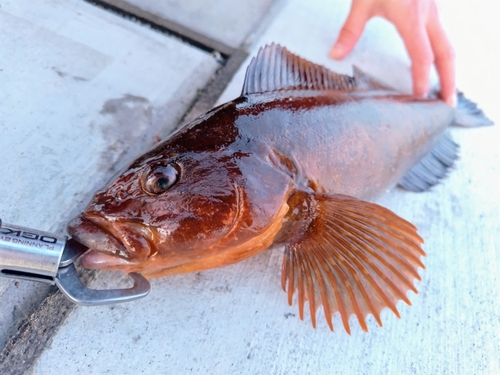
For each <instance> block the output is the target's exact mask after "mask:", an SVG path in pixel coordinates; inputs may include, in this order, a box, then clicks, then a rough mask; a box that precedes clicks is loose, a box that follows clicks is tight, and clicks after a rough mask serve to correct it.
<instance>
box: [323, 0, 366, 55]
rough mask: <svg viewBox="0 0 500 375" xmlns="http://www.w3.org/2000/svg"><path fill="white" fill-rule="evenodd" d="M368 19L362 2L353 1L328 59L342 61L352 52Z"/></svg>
mask: <svg viewBox="0 0 500 375" xmlns="http://www.w3.org/2000/svg"><path fill="white" fill-rule="evenodd" d="M369 19H370V15H369V10H368V8H367V7H366V6H365V5H364V4H363V2H360V1H353V3H352V7H351V11H350V13H349V16H347V20H346V21H345V23H344V26H342V29H341V30H340V34H339V37H338V38H337V41H336V42H335V44H334V46H333V48H332V49H331V50H330V57H331V58H332V59H336V60H338V59H343V58H344V57H346V56H347V55H348V54H349V52H351V51H352V49H353V48H354V46H355V45H356V43H357V42H358V40H359V38H360V37H361V34H362V33H363V30H364V28H365V25H366V22H367V21H368V20H369Z"/></svg>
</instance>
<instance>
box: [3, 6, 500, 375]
mask: <svg viewBox="0 0 500 375" xmlns="http://www.w3.org/2000/svg"><path fill="white" fill-rule="evenodd" d="M110 3H113V4H114V5H116V3H120V1H111V2H110ZM123 3H127V4H136V5H137V4H139V2H136V1H127V2H123ZM188 3H189V5H186V6H185V7H184V8H183V9H182V10H179V19H178V21H177V22H178V24H179V25H181V26H182V27H184V28H188V29H192V30H194V31H195V32H194V33H193V34H192V35H194V36H196V35H197V33H201V34H203V35H205V36H209V39H211V40H212V41H213V42H214V43H215V44H217V43H220V44H223V45H224V46H225V47H227V51H229V52H234V53H236V52H235V51H238V50H241V49H242V48H246V46H247V45H248V46H249V47H248V48H249V52H250V56H252V55H254V54H255V52H256V50H257V49H258V47H260V46H261V45H263V44H266V43H271V42H277V43H281V44H282V45H284V46H286V47H287V48H288V49H289V50H291V51H293V52H296V53H298V54H300V55H301V56H303V57H305V58H307V59H309V60H312V61H315V62H318V63H321V64H324V65H325V66H327V67H329V68H331V69H332V70H334V71H337V72H343V73H350V72H351V66H352V64H356V65H357V66H359V67H361V68H362V69H363V70H366V71H367V72H369V73H371V74H372V75H375V76H377V77H380V79H381V80H383V81H384V82H387V83H389V84H391V85H393V86H395V87H399V88H401V89H402V90H406V91H408V90H409V87H410V80H409V73H408V60H407V58H406V55H405V52H404V47H403V45H402V43H401V41H400V40H399V38H398V36H397V34H396V33H395V31H394V29H393V28H392V26H390V25H388V24H387V23H386V22H384V21H382V20H373V21H371V22H370V24H369V25H368V27H367V28H366V30H365V33H364V35H363V37H362V39H361V40H360V42H359V43H358V45H357V47H356V48H355V50H354V51H353V53H352V54H351V55H350V56H349V57H348V58H347V59H346V60H345V61H342V62H335V61H332V60H329V59H328V57H327V52H328V50H329V48H330V47H331V45H332V43H333V42H334V40H335V37H336V35H337V33H338V31H339V29H340V26H341V24H342V22H343V20H344V19H345V17H346V14H347V12H348V8H349V2H348V1H340V0H337V1H333V0H330V1H326V0H325V1H315V2H309V3H310V4H306V3H305V2H302V1H299V0H289V1H286V2H280V3H278V6H274V7H271V8H268V6H270V5H269V3H266V2H259V4H261V5H259V6H261V8H259V9H261V10H260V12H261V14H262V16H263V15H264V13H266V14H268V13H269V14H270V15H271V16H273V17H272V19H271V22H268V23H266V22H265V23H264V24H259V25H257V24H256V23H255V22H256V21H255V20H256V19H258V18H259V17H257V16H255V15H254V14H249V15H248V17H249V18H248V19H246V18H245V16H246V13H247V11H245V9H247V8H245V7H243V6H242V7H238V8H237V9H241V10H242V11H243V13H242V15H241V17H242V19H245V21H246V22H243V21H242V22H241V25H239V24H238V27H241V28H246V29H245V30H243V31H238V33H236V34H237V35H240V36H239V37H238V38H239V39H238V38H236V39H231V38H234V35H233V34H232V33H230V32H228V35H232V36H231V37H230V38H228V39H226V40H224V35H225V34H224V33H222V34H218V35H215V34H210V31H209V29H208V28H207V29H205V31H204V30H203V27H202V25H201V24H202V22H201V21H200V22H194V24H193V23H190V22H193V21H189V17H187V16H186V14H187V15H192V14H193V13H194V12H195V11H194V10H193V9H194V8H193V7H194V6H195V5H193V4H196V2H194V0H193V2H187V3H182V2H173V1H172V2H168V1H167V2H165V4H169V5H170V6H171V7H170V8H165V9H167V10H166V11H165V10H161V9H158V8H151V7H149V8H147V9H146V8H145V9H146V10H147V12H150V13H154V14H157V15H159V16H162V15H163V16H165V14H167V13H168V15H169V16H171V17H172V19H174V21H175V14H176V8H175V6H177V7H181V8H182V7H183V4H188ZM223 3H224V1H223V0H220V1H215V2H214V5H213V7H212V8H213V9H219V11H218V12H208V13H209V15H210V17H217V16H218V17H220V18H221V24H220V25H221V28H224V27H227V26H223V25H224V23H223V21H225V19H227V18H229V15H225V14H224V9H227V11H228V12H230V15H231V16H233V13H234V12H235V11H236V10H234V9H233V10H230V9H232V8H230V7H224V4H223ZM249 3H250V2H248V3H246V4H249ZM143 4H153V2H144V3H143ZM262 4H267V5H265V6H264V5H262ZM174 5H175V6H174ZM440 5H441V15H442V20H443V22H444V24H445V28H446V30H447V31H448V33H449V35H450V37H451V39H452V42H453V44H454V46H455V48H456V51H457V80H458V86H459V87H460V89H461V90H462V91H464V92H465V93H466V95H467V96H468V97H470V98H471V99H473V100H474V101H476V102H477V103H479V104H480V106H481V108H482V109H483V110H484V111H485V112H486V114H487V115H488V116H489V117H490V118H491V119H492V120H493V121H494V122H496V123H497V124H499V123H500V110H499V107H498V87H500V75H498V74H497V69H498V66H499V65H500V64H499V63H500V56H499V53H498V52H497V51H496V49H495V47H496V46H498V45H500V25H499V24H498V22H497V20H496V10H495V9H491V5H488V4H486V2H485V3H479V4H478V3H476V2H472V1H463V2H455V1H451V0H449V1H442V2H440ZM250 8H251V7H250ZM128 9H129V8H128ZM269 9H272V10H273V11H272V12H271V11H268V10H269ZM129 10H130V9H129ZM162 12H163V13H162ZM181 15H182V16H181ZM142 16H144V14H143V15H142ZM146 16H147V14H146ZM194 19H195V21H198V20H201V19H202V17H201V16H200V17H198V18H194ZM214 22H215V21H213V19H210V21H209V24H210V25H211V26H213V24H214ZM0 25H2V27H1V28H0V45H2V50H1V51H2V52H1V59H0V87H1V88H2V90H1V91H0V103H2V104H1V105H0V129H1V130H2V134H3V136H2V138H1V139H0V145H1V146H0V155H1V157H2V160H4V161H9V162H8V163H6V162H4V163H2V165H1V166H0V173H1V175H2V176H3V179H2V180H1V181H0V196H2V200H1V201H0V217H1V218H2V219H3V220H4V221H6V222H9V223H12V224H19V225H24V226H28V227H33V228H38V229H44V230H50V231H62V230H63V229H64V226H65V223H66V222H67V220H68V219H69V218H70V217H71V216H72V215H73V214H75V213H76V212H78V211H79V210H81V209H83V208H84V206H85V204H86V202H87V201H88V199H89V198H90V196H91V192H92V191H93V190H95V189H96V188H98V187H99V186H100V185H102V183H103V182H104V181H105V180H106V179H107V178H108V177H109V176H110V175H111V174H112V173H113V172H114V170H116V169H117V168H119V167H121V166H122V165H123V164H125V163H126V162H127V160H130V159H131V158H133V157H134V156H135V155H136V154H137V153H140V152H142V151H143V150H144V149H147V148H148V147H150V146H151V145H152V144H154V142H155V141H156V139H157V136H163V135H165V134H167V133H168V132H169V131H171V130H172V129H173V128H174V127H175V126H176V125H177V123H178V122H179V121H182V120H181V118H182V116H183V114H184V113H185V112H186V111H188V110H189V108H194V107H196V105H197V104H196V103H198V102H197V101H196V100H197V99H199V98H200V96H199V95H198V94H199V93H198V90H202V89H206V88H207V87H208V88H210V87H212V88H213V85H211V83H210V79H211V78H213V77H218V75H217V74H216V71H218V72H220V69H221V65H220V64H221V58H220V56H218V55H217V54H210V53H208V52H207V51H206V50H204V49H203V48H201V47H200V46H195V45H194V44H195V43H193V42H192V41H188V40H183V39H178V38H174V37H171V36H166V35H165V34H162V33H159V32H157V31H154V30H151V28H149V27H146V26H145V25H142V24H138V23H137V22H133V21H131V20H129V19H125V18H123V17H122V16H120V15H116V14H113V13H110V11H108V10H104V9H101V8H97V7H95V6H94V5H91V4H88V3H86V2H82V1H77V0H73V1H62V0H51V1H49V0H44V1H38V2H35V1H29V0H21V1H19V0H18V1H10V2H9V1H0ZM191 25H195V26H196V27H195V26H191ZM200 25H201V26H200ZM256 27H257V28H261V29H262V28H263V27H265V28H264V31H263V33H262V34H259V33H257V34H256V33H255V32H254V29H255V28H256ZM181 29H182V28H179V30H181ZM215 30H216V31H215V32H219V33H220V29H219V30H217V27H216V28H215ZM241 35H243V37H242V36H241ZM255 35H258V36H257V37H256V36H255ZM215 44H214V45H215ZM242 46H244V47H242ZM247 63H248V60H247V61H245V62H244V63H243V64H242V66H241V69H239V70H238V72H237V73H236V75H235V76H234V79H233V80H232V81H231V83H230V84H229V86H228V87H227V89H226V90H225V91H224V93H223V94H222V95H221V97H220V99H219V102H224V101H227V100H230V99H232V98H234V97H236V96H238V94H239V91H240V90H241V85H242V80H243V75H244V70H245V66H246V65H247ZM434 79H435V77H434ZM207 84H208V85H207ZM3 88H8V89H7V90H6V89H3ZM193 103H195V104H194V107H193ZM498 129H499V127H498V125H497V126H494V127H489V128H481V129H463V128H454V129H452V130H451V133H452V136H453V138H454V139H455V141H456V142H457V143H458V144H460V147H461V148H460V156H461V158H460V160H459V161H458V162H457V164H456V168H455V170H454V171H453V173H451V175H450V177H449V178H447V179H446V180H445V181H444V182H443V183H442V184H441V185H439V186H437V187H435V188H434V189H433V190H432V191H431V192H428V193H423V194H415V193H409V192H405V191H402V190H398V189H395V190H393V191H391V192H389V193H388V194H386V195H385V196H383V197H381V198H380V200H379V203H381V204H383V205H385V206H386V207H388V208H390V209H392V210H393V211H395V212H396V213H397V214H399V215H401V216H402V217H404V218H406V219H407V220H409V221H411V222H413V223H414V224H415V225H416V226H417V227H418V228H419V233H420V235H421V236H422V237H423V238H424V239H425V250H426V252H427V257H426V258H425V260H424V263H425V264H426V269H425V270H424V271H423V272H421V275H422V278H423V281H422V282H420V283H417V288H418V290H419V294H417V295H415V294H413V293H410V295H409V298H410V300H411V301H412V306H407V305H405V304H404V303H400V304H399V305H398V309H399V311H400V313H401V319H400V320H398V319H397V318H395V317H394V315H393V314H392V313H390V312H389V311H387V310H386V311H384V312H383V313H382V321H383V323H384V326H383V327H378V326H377V324H376V322H375V320H374V319H369V321H368V326H369V330H370V332H369V333H364V332H362V331H361V329H360V328H359V326H358V325H357V323H356V322H355V321H354V319H352V320H351V326H352V328H351V330H352V335H351V336H348V335H347V334H346V333H345V332H344V331H343V330H342V329H341V328H339V329H337V330H336V331H335V332H334V333H332V332H330V331H329V329H328V327H327V325H326V323H325V322H324V321H323V319H322V318H321V314H322V313H319V315H320V317H319V319H318V321H319V324H318V328H317V329H316V330H314V329H312V327H311V326H310V323H309V318H308V316H307V315H306V321H305V322H302V321H300V320H299V318H298V314H297V306H296V303H295V304H294V306H291V307H290V306H288V305H287V303H286V296H285V294H284V293H283V292H282V290H281V287H280V265H281V251H280V249H275V250H274V251H267V252H264V253H262V254H260V255H258V256H256V257H254V258H252V259H249V260H247V261H245V262H241V263H239V264H236V265H233V266H230V267H226V268H222V269H216V270H210V271H205V272H202V273H197V274H187V275H180V276H175V277H169V278H163V279H158V280H154V281H153V282H152V291H151V294H150V295H149V296H148V297H146V298H145V299H142V300H139V301H136V302H132V303H128V304H122V305H115V306H102V307H92V308H90V307H78V308H75V309H71V308H70V307H67V306H66V305H65V302H60V303H54V302H52V303H50V302H47V300H45V301H42V300H43V297H44V296H45V295H46V294H47V293H51V292H50V291H48V290H45V289H44V288H43V287H42V288H41V287H40V286H34V285H32V284H30V283H26V282H17V281H14V280H0V314H1V316H0V317H1V318H2V322H3V324H2V326H1V328H2V329H1V330H0V333H1V334H2V335H3V336H2V340H3V343H6V345H5V348H4V350H3V351H2V353H1V354H0V360H1V361H2V362H0V369H1V370H2V371H1V373H26V372H28V373H34V374H53V373H56V372H65V373H85V374H89V373H91V374H104V373H109V374H136V373H146V374H183V373H213V374H232V373H242V374H295V373H296V374H333V373H338V374H382V373H387V374H498V373H500V359H499V358H500V344H499V342H500V292H499V291H500V277H499V276H498V269H500V246H499V245H498V244H499V243H500V241H499V240H500V237H499V236H500V199H499V198H500V151H499V150H500V131H499V130H498ZM13 171H16V172H15V173H14V172H13ZM120 279H121V277H120V276H118V275H116V274H114V273H107V272H102V273H99V274H98V275H97V279H96V280H95V281H93V284H92V285H93V286H98V287H107V286H109V285H115V284H116V283H117V282H118V281H119V280H120ZM28 284H29V285H28ZM57 298H58V294H57V293H56V294H53V293H52V294H49V299H51V301H63V298H61V299H60V300H57ZM38 305H40V307H38V308H37V306H38ZM47 306H48V307H50V309H49V308H48V307H47ZM58 309H59V310H58ZM47 311H50V312H51V313H50V314H48V313H47ZM58 314H60V315H61V316H62V317H66V316H67V318H66V319H65V320H64V321H63V319H62V318H61V319H60V320H59V321H54V320H50V319H49V318H48V317H49V316H52V315H58ZM45 319H46V320H45ZM49 322H50V323H49ZM44 324H45V325H44ZM49 324H50V325H49ZM334 325H335V326H336V327H341V322H340V318H339V317H338V316H335V319H334ZM19 326H21V329H19V330H18V327H19ZM30 335H31V336H30ZM26 337H29V339H26ZM44 346H45V347H44ZM34 348H39V349H37V350H35V349H34ZM42 349H44V350H42Z"/></svg>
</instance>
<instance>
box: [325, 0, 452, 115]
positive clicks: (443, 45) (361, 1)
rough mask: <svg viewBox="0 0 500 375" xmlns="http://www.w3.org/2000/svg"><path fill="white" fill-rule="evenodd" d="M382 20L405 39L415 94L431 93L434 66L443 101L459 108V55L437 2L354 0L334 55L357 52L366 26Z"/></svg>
mask: <svg viewBox="0 0 500 375" xmlns="http://www.w3.org/2000/svg"><path fill="white" fill-rule="evenodd" d="M376 16H381V17H383V18H385V19H387V20H388V21H390V22H392V23H393V24H394V26H395V27H396V29H397V30H398V32H399V34H400V35H401V37H402V38H403V42H404V44H405V46H406V50H407V52H408V55H409V56H410V59H411V62H412V65H411V72H412V79H413V94H414V95H416V96H419V97H424V96H425V95H427V93H428V91H429V74H430V68H431V65H432V64H433V63H434V64H435V65H436V70H437V73H438V76H439V81H440V84H441V97H442V98H443V100H445V101H446V102H447V103H448V104H449V105H451V106H453V107H455V106H456V94H455V93H456V88H455V52H454V49H453V47H452V45H451V43H450V41H449V39H448V37H447V36H446V33H445V31H444V29H443V27H442V25H441V22H440V21H439V16H438V10H437V6H436V3H435V1H434V0H353V2H352V5H351V11H350V13H349V16H348V17H347V20H346V22H345V24H344V26H343V27H342V30H341V31H340V34H339V37H338V39H337V42H336V43H335V45H334V46H333V48H332V49H331V51H330V57H331V58H333V59H342V58H344V57H345V56H347V54H348V53H349V52H351V50H352V49H353V48H354V46H355V44H356V43H357V41H358V40H359V38H360V36H361V34H362V32H363V29H364V27H365V24H366V23H367V22H368V20H369V19H370V18H372V17H376Z"/></svg>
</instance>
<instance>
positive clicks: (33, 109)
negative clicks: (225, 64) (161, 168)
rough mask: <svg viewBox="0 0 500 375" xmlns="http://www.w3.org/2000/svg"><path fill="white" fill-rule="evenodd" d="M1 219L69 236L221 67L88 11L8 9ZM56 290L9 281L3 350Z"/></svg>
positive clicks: (59, 5)
mask: <svg viewBox="0 0 500 375" xmlns="http://www.w3.org/2000/svg"><path fill="white" fill-rule="evenodd" d="M0 25H1V27H0V45H1V49H0V51H1V52H0V54H1V57H0V88H1V90H0V103H1V104H0V132H1V134H2V135H1V137H0V158H1V160H2V164H1V165H0V175H1V176H2V179H1V180H0V196H1V197H2V199H1V200H0V217H1V218H2V219H3V220H4V222H7V223H12V224H17V225H22V226H26V227H29V228H36V229H40V230H47V231H56V232H63V231H64V229H65V226H66V223H67V221H68V220H69V219H70V218H71V217H72V216H73V215H74V214H75V213H76V212H77V211H79V210H81V209H82V208H84V206H85V205H86V203H87V201H88V197H89V196H90V195H91V193H92V191H94V190H95V189H96V188H98V187H99V186H101V185H102V184H103V183H104V182H105V181H106V180H107V179H108V178H109V176H110V175H111V174H113V173H114V172H115V169H116V168H120V167H121V166H122V165H123V164H124V163H127V162H128V161H130V160H131V158H133V157H134V156H137V154H139V153H142V152H144V151H145V150H146V149H148V148H150V147H151V146H152V145H153V144H154V143H155V142H157V136H163V135H165V134H168V133H169V132H170V131H171V130H172V129H173V128H174V127H175V126H176V125H177V122H178V121H179V120H180V118H181V116H182V115H183V114H184V112H185V111H186V109H187V108H188V107H189V105H191V102H192V101H193V99H194V97H195V95H196V94H197V90H198V89H200V88H202V87H203V86H204V85H205V84H206V82H207V81H208V80H209V79H210V78H211V76H212V75H213V73H214V72H215V70H216V69H217V68H218V67H219V65H218V63H217V62H216V61H215V59H214V58H213V56H211V55H209V54H207V53H204V52H202V51H200V50H198V49H195V48H192V47H190V46H188V45H186V44H183V43H180V42H179V41H178V40H177V39H175V38H171V37H166V36H165V35H162V34H159V33H157V32H155V31H153V30H151V29H148V28H146V27H143V26H140V25H137V24H134V23H133V22H130V21H128V20H125V19H122V18H121V17H117V16H115V15H113V14H111V13H109V12H106V11H104V10H102V9H99V8H97V7H95V6H92V5H90V4H88V3H86V2H83V1H78V0H70V1H62V0H44V1H29V0H16V1H4V0H2V1H0ZM46 293H47V286H45V285H42V284H34V283H30V282H23V281H15V280H9V279H3V278H2V279H0V321H1V322H2V323H1V324H0V345H1V346H3V345H4V344H5V342H6V340H7V339H8V337H9V335H10V334H12V332H14V331H15V330H16V329H17V327H18V325H19V323H20V322H21V321H22V320H23V319H25V318H26V317H27V316H28V315H29V314H30V311H31V309H32V308H33V307H34V306H36V305H37V304H38V303H39V302H40V300H41V299H42V298H43V297H44V296H45V295H46Z"/></svg>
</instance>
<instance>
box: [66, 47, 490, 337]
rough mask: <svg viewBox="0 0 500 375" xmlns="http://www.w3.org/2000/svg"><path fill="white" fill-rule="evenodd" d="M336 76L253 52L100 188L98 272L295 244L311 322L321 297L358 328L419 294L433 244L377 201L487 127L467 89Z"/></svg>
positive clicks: (285, 264)
mask: <svg viewBox="0 0 500 375" xmlns="http://www.w3.org/2000/svg"><path fill="white" fill-rule="evenodd" d="M353 70H354V74H353V76H349V75H342V74H337V73H334V72H332V71H331V70H328V69H327V68H325V67H323V66H321V65H318V64H315V63H313V62H310V61H308V60H306V59H303V58H301V57H299V56H297V55H295V54H293V53H291V52H289V51H288V50H287V49H286V48H284V47H282V46H280V45H279V44H274V43H273V44H271V45H267V46H265V47H263V48H261V49H260V50H259V52H258V54H257V55H256V56H255V57H254V58H253V59H252V61H251V62H250V64H249V66H248V68H247V71H246V76H245V81H244V84H243V89H242V92H241V95H240V96H239V97H238V98H236V99H234V100H232V101H230V102H228V103H225V104H222V105H220V106H218V107H216V108H214V109H212V110H210V111H208V112H207V113H205V114H203V115H201V116H199V117H198V118H197V119H195V120H194V121H192V122H191V123H189V124H187V125H184V126H183V127H181V128H180V129H179V130H177V131H176V132H174V133H173V134H172V135H171V136H169V137H168V138H167V139H166V140H164V141H163V142H162V143H160V144H158V145H156V146H155V147H154V148H153V149H152V150H151V151H149V152H147V153H145V154H144V155H142V156H140V157H139V158H137V159H136V160H135V161H134V162H132V163H131V165H130V166H129V167H127V168H126V169H125V170H124V171H123V172H122V173H121V174H119V176H118V177H117V178H115V179H114V180H113V181H111V182H110V183H109V184H108V185H107V186H106V187H104V188H102V189H100V190H99V191H97V192H96V193H95V195H94V196H93V198H92V199H91V201H90V203H89V204H88V206H87V208H86V209H85V210H84V211H83V212H82V213H81V214H79V215H78V216H77V217H75V218H74V219H72V220H71V221H70V223H69V225H68V233H69V235H70V236H72V237H73V239H75V240H76V241H78V242H80V243H82V244H84V245H85V246H87V247H88V248H89V249H90V250H89V252H87V253H86V254H85V255H83V257H82V258H81V264H82V266H83V267H86V268H90V269H104V270H121V271H123V272H125V273H129V272H140V273H141V274H143V275H144V276H145V277H147V278H156V277H163V276H169V275H175V274H182V273H188V272H199V271H203V270H207V269H211V268H217V267H223V266H227V265H230V264H234V263H236V262H240V261H242V260H244V259H247V258H249V257H252V256H254V255H256V254H258V253H260V252H262V251H264V250H266V249H268V248H271V247H280V248H281V249H283V248H284V252H283V261H282V266H281V284H282V285H281V286H282V288H283V290H284V291H285V292H286V294H287V298H288V303H289V304H290V305H292V304H293V301H294V296H295V295H296V299H297V303H298V309H299V316H300V318H301V319H302V320H303V319H304V311H305V306H306V304H307V303H308V306H309V315H310V319H311V323H312V325H313V327H316V313H317V309H318V308H319V307H321V306H322V307H323V310H324V315H325V318H326V322H327V324H328V326H329V328H330V329H331V330H332V331H333V330H334V327H333V320H332V318H333V315H334V314H335V313H337V312H338V313H339V314H340V317H341V321H342V325H343V327H344V329H345V330H346V331H347V333H349V334H350V332H351V330H350V325H349V320H350V318H351V317H352V316H353V315H354V316H355V317H356V318H357V321H358V322H359V325H360V326H361V328H362V329H363V330H364V331H368V326H367V323H366V319H367V317H368V315H370V314H371V315H373V317H374V318H375V320H376V322H377V323H378V324H379V325H380V326H382V321H381V318H380V314H381V312H382V310H384V309H386V308H388V309H390V310H392V311H393V313H394V314H395V315H396V316H397V317H400V314H399V312H398V310H397V308H396V304H397V302H398V301H400V300H402V301H404V302H406V303H407V304H408V305H410V304H411V303H410V300H409V299H408V297H407V293H408V291H413V292H414V293H418V291H417V289H416V287H415V285H414V284H415V280H421V276H420V274H419V270H420V269H424V268H425V266H424V264H423V262H422V258H423V257H424V256H425V252H424V250H423V248H422V245H423V239H422V238H421V237H420V235H419V234H418V233H417V229H416V227H415V226H414V225H412V224H411V223H410V222H408V221H406V220H405V219H403V218H401V217H399V216H398V215H396V214H395V213H394V212H392V211H390V210H389V209H387V208H384V207H382V206H380V205H378V204H376V203H374V202H373V200H374V199H376V198H377V197H378V196H380V195H381V194H382V193H384V192H385V191H386V190H387V189H390V188H392V187H394V186H396V185H398V184H399V185H400V186H402V187H403V188H405V189H407V190H410V191H413V192H424V191H428V190H429V189H430V188H431V187H432V186H434V185H436V184H438V183H439V182H440V181H441V180H442V179H443V178H444V177H446V176H447V174H448V173H449V171H450V169H451V168H452V167H453V166H454V162H455V160H456V159H457V155H458V145H457V144H456V143H455V142H454V141H453V140H452V139H451V137H450V135H449V133H448V131H447V129H448V128H449V127H450V126H451V125H460V126H467V127H476V126H485V125H490V124H492V122H491V121H490V120H489V119H488V118H487V117H486V116H485V114H484V113H483V112H482V111H481V110H480V109H479V108H478V107H477V105H476V104H474V103H472V102H471V101H469V100H468V99H466V98H465V96H464V95H463V94H461V93H458V104H457V107H456V108H452V107H450V106H448V105H447V104H446V103H445V102H444V101H442V100H441V99H440V98H439V96H438V95H434V96H432V97H429V98H417V97H414V96H412V95H408V94H405V93H402V92H399V91H397V90H395V89H393V88H391V87H389V86H386V85H385V84H383V83H381V82H379V81H378V80H376V79H375V78H373V77H371V76H370V75H368V74H366V73H365V72H363V71H362V70H361V69H359V68H357V67H354V68H353Z"/></svg>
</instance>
